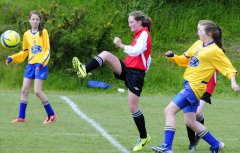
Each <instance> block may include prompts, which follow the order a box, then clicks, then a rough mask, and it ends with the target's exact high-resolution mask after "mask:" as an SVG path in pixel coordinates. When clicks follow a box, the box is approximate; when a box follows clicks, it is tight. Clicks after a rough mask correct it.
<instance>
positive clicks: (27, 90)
mask: <svg viewBox="0 0 240 153" xmlns="http://www.w3.org/2000/svg"><path fill="white" fill-rule="evenodd" d="M28 93H29V89H28V88H25V87H23V88H22V92H21V94H22V96H28Z"/></svg>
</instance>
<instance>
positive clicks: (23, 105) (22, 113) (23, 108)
mask: <svg viewBox="0 0 240 153" xmlns="http://www.w3.org/2000/svg"><path fill="white" fill-rule="evenodd" d="M26 108H27V103H26V102H24V101H22V100H21V101H20V106H19V114H18V117H19V118H23V119H24V118H25V115H26Z"/></svg>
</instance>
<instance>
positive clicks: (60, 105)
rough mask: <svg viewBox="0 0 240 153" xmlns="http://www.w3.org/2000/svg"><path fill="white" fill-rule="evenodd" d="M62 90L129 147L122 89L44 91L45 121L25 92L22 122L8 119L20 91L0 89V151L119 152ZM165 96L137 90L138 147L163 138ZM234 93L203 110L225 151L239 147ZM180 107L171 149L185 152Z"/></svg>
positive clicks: (131, 135)
mask: <svg viewBox="0 0 240 153" xmlns="http://www.w3.org/2000/svg"><path fill="white" fill-rule="evenodd" d="M61 96H66V97H67V98H69V99H70V100H71V101H72V102H74V103H75V104H76V105H77V107H78V109H80V110H81V111H82V112H83V113H84V114H85V115H86V116H88V118H90V119H92V120H94V121H95V122H96V123H98V124H99V125H100V126H101V127H102V128H103V129H104V130H106V131H107V132H108V134H109V135H111V136H112V137H113V138H114V139H115V140H116V141H117V142H118V143H119V144H120V145H122V146H123V147H124V148H126V149H127V150H128V151H129V152H131V149H132V147H133V145H134V144H135V143H136V140H137V137H138V133H137V129H136V127H135V125H134V121H133V119H132V117H131V113H130V112H129V109H128V104H127V94H126V93H124V94H120V93H119V94H101V93H94V92H93V93H90V94H81V93H53V92H51V93H48V97H49V100H50V102H51V104H52V106H53V108H54V109H55V112H56V113H57V115H58V117H59V119H58V121H57V122H56V123H54V124H51V125H47V126H46V125H43V124H42V122H43V120H44V119H45V117H46V116H45V115H46V114H45V111H44V109H43V107H42V105H41V103H40V101H39V100H38V99H37V98H36V96H34V95H33V94H30V97H29V105H28V108H27V120H28V122H26V123H19V124H11V123H9V121H11V120H12V119H14V118H15V117H16V116H17V114H18V106H19V98H20V93H18V92H15V91H1V93H0V99H1V107H0V153H45V152H49V153H60V152H61V153H87V152H88V153H115V152H116V153H117V152H121V151H119V149H118V148H116V147H114V146H113V145H112V144H111V143H110V142H109V141H107V139H105V137H103V136H102V135H101V134H100V133H99V132H98V131H97V130H95V128H93V127H92V125H91V124H89V123H88V122H86V121H85V120H83V119H82V118H81V117H80V116H79V115H78V114H77V113H75V112H74V111H73V109H72V108H71V107H70V106H69V105H68V104H67V103H66V102H65V101H64V99H62V98H61ZM170 100H171V97H163V96H157V95H155V96H143V97H142V98H141V110H143V112H144V115H145V119H146V126H147V130H148V133H149V134H150V135H151V137H152V141H151V142H150V144H148V145H147V146H146V148H145V149H144V150H143V151H141V152H142V153H144V152H152V151H151V149H150V147H151V146H153V145H159V144H160V143H162V142H163V136H164V135H163V129H164V116H163V109H164V107H165V106H166V105H167V104H168V102H169V101H170ZM239 108H240V103H239V99H231V98H224V99H216V97H215V98H213V104H212V105H208V106H207V108H206V110H205V112H204V113H205V119H206V120H205V121H206V126H207V127H208V129H209V130H210V131H211V133H213V134H214V135H215V136H216V137H217V138H218V139H220V140H222V141H223V142H224V143H225V146H226V148H225V149H224V151H223V152H225V153H236V152H239V150H240V146H239V138H240V131H239V127H240V122H239V119H238V117H239V116H240V112H239ZM182 116H183V115H182V113H179V114H178V116H177V117H178V123H177V133H176V136H175V140H174V153H185V152H187V150H186V149H187V145H188V140H187V134H186V130H185V126H184V124H183V118H182ZM197 152H198V153H206V152H210V151H209V146H208V145H207V144H206V143H205V142H203V141H200V143H199V146H198V151H197Z"/></svg>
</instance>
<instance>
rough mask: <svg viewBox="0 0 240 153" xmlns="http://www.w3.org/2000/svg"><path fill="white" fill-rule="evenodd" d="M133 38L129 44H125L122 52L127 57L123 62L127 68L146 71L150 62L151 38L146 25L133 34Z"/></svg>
mask: <svg viewBox="0 0 240 153" xmlns="http://www.w3.org/2000/svg"><path fill="white" fill-rule="evenodd" d="M133 36H134V40H133V42H132V43H131V45H129V46H127V45H126V46H125V48H124V52H125V53H127V57H126V58H125V60H124V64H125V65H126V67H127V68H134V69H138V70H144V71H147V70H148V68H149V66H150V63H151V56H150V52H151V48H152V39H151V36H150V32H149V31H148V28H147V27H143V28H142V29H141V30H139V31H137V32H135V33H134V34H133Z"/></svg>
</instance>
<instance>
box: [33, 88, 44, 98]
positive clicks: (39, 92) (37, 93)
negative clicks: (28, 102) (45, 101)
mask: <svg viewBox="0 0 240 153" xmlns="http://www.w3.org/2000/svg"><path fill="white" fill-rule="evenodd" d="M34 94H35V95H36V96H38V97H40V96H41V94H42V91H41V90H38V89H35V90H34Z"/></svg>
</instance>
